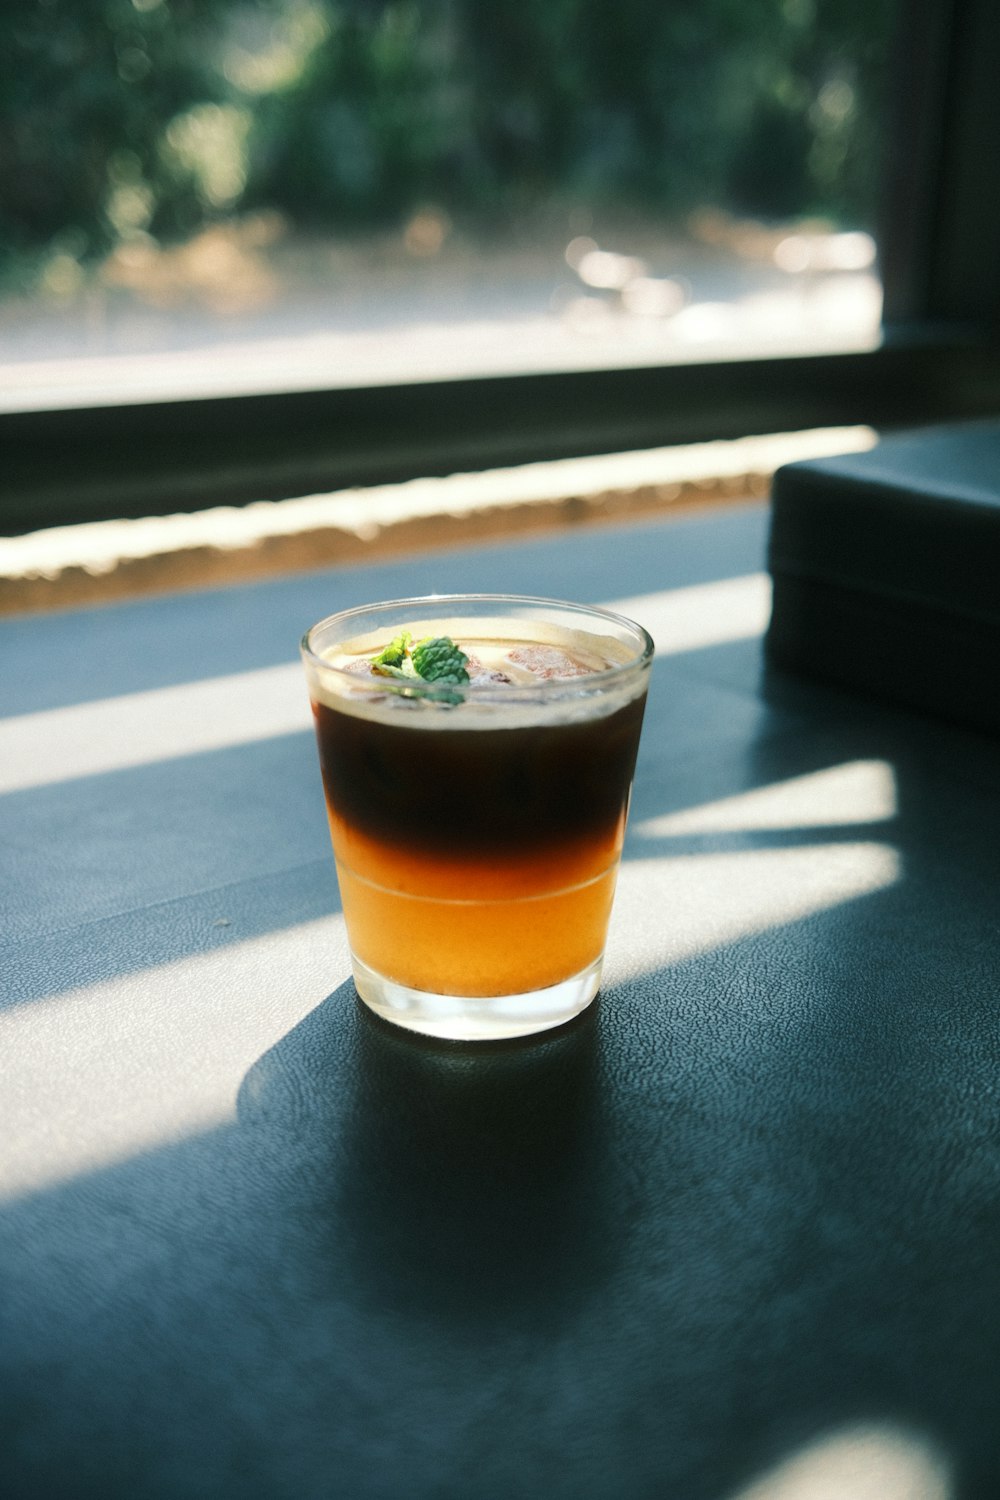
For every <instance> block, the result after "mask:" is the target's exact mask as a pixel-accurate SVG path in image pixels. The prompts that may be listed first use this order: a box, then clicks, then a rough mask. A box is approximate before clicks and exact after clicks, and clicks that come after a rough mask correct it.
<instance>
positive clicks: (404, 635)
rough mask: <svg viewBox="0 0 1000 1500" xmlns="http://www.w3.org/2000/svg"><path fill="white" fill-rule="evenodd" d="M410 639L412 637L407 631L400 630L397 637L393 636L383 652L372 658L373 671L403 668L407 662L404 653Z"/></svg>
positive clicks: (387, 674)
mask: <svg viewBox="0 0 1000 1500" xmlns="http://www.w3.org/2000/svg"><path fill="white" fill-rule="evenodd" d="M412 639H413V637H412V635H411V634H410V632H409V631H408V630H401V631H400V633H399V635H397V636H394V637H393V639H392V640H391V641H390V642H389V644H388V646H386V647H385V649H384V650H383V651H380V652H379V654H378V656H376V657H374V658H373V660H372V666H373V667H374V668H375V670H376V671H377V670H378V668H379V667H402V666H405V664H406V662H407V660H408V657H407V655H406V653H407V650H408V648H409V645H410V641H411V640H412ZM385 675H386V676H389V675H391V674H389V673H386V674H385ZM408 675H412V674H408Z"/></svg>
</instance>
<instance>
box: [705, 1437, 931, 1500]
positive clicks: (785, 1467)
mask: <svg viewBox="0 0 1000 1500" xmlns="http://www.w3.org/2000/svg"><path fill="white" fill-rule="evenodd" d="M953 1494H954V1491H953V1489H952V1485H951V1475H950V1472H949V1465H948V1464H947V1463H946V1462H945V1460H944V1457H943V1456H942V1454H941V1453H939V1452H938V1451H937V1449H936V1448H935V1447H934V1446H933V1445H932V1444H931V1443H930V1442H928V1441H927V1439H925V1438H923V1437H920V1436H917V1435H916V1434H914V1433H910V1432H905V1431H903V1430H902V1429H901V1428H898V1427H895V1426H891V1425H889V1424H887V1423H886V1424H883V1423H879V1424H870V1425H869V1424H865V1425H863V1426H858V1427H852V1428H848V1429H847V1430H845V1431H843V1432H839V1433H835V1434H834V1435H833V1436H831V1437H826V1438H823V1439H821V1440H820V1441H819V1442H816V1443H814V1444H812V1445H811V1446H810V1447H808V1448H806V1449H805V1450H804V1451H803V1452H800V1453H797V1454H795V1455H794V1456H793V1457H792V1458H789V1459H787V1460H786V1461H785V1462H784V1463H781V1464H779V1465H778V1466H777V1468H775V1469H772V1470H771V1472H770V1473H768V1474H766V1475H764V1476H763V1478H761V1479H758V1480H755V1481H754V1483H753V1484H751V1485H749V1486H748V1487H747V1488H746V1489H741V1490H740V1491H739V1493H738V1494H736V1495H733V1496H731V1497H730V1500H951V1497H952V1496H953Z"/></svg>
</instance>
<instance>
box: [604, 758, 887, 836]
mask: <svg viewBox="0 0 1000 1500" xmlns="http://www.w3.org/2000/svg"><path fill="white" fill-rule="evenodd" d="M895 814H896V777H895V773H894V772H893V769H892V767H891V766H890V765H889V764H888V763H887V762H886V761H884V760H855V761H850V762H849V763H847V764H846V765H842V766H830V767H828V768H827V769H825V770H823V771H813V772H811V773H810V774H809V775H807V776H795V777H792V778H791V780H789V781H780V782H775V783H773V784H772V785H770V786H763V787H757V788H755V789H754V790H753V791H750V792H743V793H741V794H740V795H739V796H737V797H724V798H723V799H722V800H721V801H719V802H706V803H704V804H703V805H702V806H701V807H690V808H684V809H683V811H681V812H674V813H666V814H664V815H663V816H662V817H658V818H645V819H643V820H642V821H641V822H638V823H636V824H634V825H633V828H632V833H633V836H634V837H637V838H640V839H652V838H672V837H674V836H679V835H684V834H703V833H736V832H744V831H750V830H752V829H767V828H836V827H843V826H845V825H850V824H855V823H879V822H883V821H885V820H886V819H888V818H892V817H895Z"/></svg>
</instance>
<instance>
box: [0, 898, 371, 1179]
mask: <svg viewBox="0 0 1000 1500" xmlns="http://www.w3.org/2000/svg"><path fill="white" fill-rule="evenodd" d="M349 977H350V958H349V954H348V950H347V944H346V938H345V935H344V924H343V918H342V917H341V916H339V915H335V916H327V917H322V918H320V919H318V920H316V921H313V922H307V923H303V924H301V925H300V926H298V927H293V928H290V929H286V930H283V931H281V932H276V933H269V934H267V935H266V936H264V937H259V938H253V939H250V940H248V941H246V942H243V943H235V944H231V945H227V946H226V947H224V948H219V949H215V950H213V951H212V952H210V953H204V954H198V955H197V956H194V957H189V958H184V959H179V960H177V961H176V962H174V963H169V964H163V965H160V966H159V967H157V968H152V969H143V970H141V971H139V972H138V973H134V974H126V975H121V976H119V977H118V978H115V979H112V980H108V981H105V982H103V983H100V984H94V985H88V986H83V987H81V988H79V989H74V990H69V991H66V992H65V993H64V994H61V995H56V996H52V997H50V998H48V999H45V1000H39V1001H36V1002H33V1003H31V1004H29V1005H19V1006H14V1007H13V1008H12V1009H10V1010H8V1011H5V1012H2V1013H0V1054H2V1056H3V1059H4V1080H5V1081H4V1087H3V1090H2V1091H0V1135H2V1138H3V1140H4V1152H3V1155H2V1157H0V1200H3V1199H8V1198H11V1197H14V1196H18V1195H20V1194H23V1193H30V1192H35V1191H38V1190H39V1189H42V1188H47V1187H50V1186H52V1185H53V1184H55V1183H58V1182H64V1181H67V1180H68V1179H70V1178H72V1177H75V1176H77V1175H79V1174H81V1173H87V1172H93V1171H97V1170H99V1169H101V1168H103V1167H108V1166H110V1165H112V1164H114V1163H117V1162H122V1161H125V1160H127V1159H128V1158H129V1157H131V1156H134V1155H136V1154H138V1153H140V1152H143V1151H148V1150H152V1149H155V1148H157V1147H160V1146H164V1145H167V1144H169V1143H171V1142H176V1141H178V1140H181V1139H183V1138H185V1137H188V1136H191V1135H193V1134H195V1133H197V1132H200V1131H204V1130H209V1129H213V1128H216V1127H218V1126H219V1125H222V1124H225V1123H226V1122H228V1121H232V1120H233V1119H234V1118H235V1103H236V1096H237V1092H238V1090H239V1087H240V1084H241V1082H242V1081H243V1078H244V1076H245V1074H246V1073H247V1071H248V1069H250V1068H251V1067H252V1066H253V1064H254V1063H255V1062H256V1061H257V1060H258V1058H259V1057H260V1056H261V1054H262V1053H263V1052H266V1051H267V1049H268V1048H270V1047H273V1046H274V1045H275V1043H276V1042H278V1041H279V1040H280V1039H281V1037H283V1036H284V1035H285V1034H286V1033H287V1032H288V1031H289V1030H290V1029H291V1028H292V1027H293V1026H295V1025H297V1024H298V1022H299V1021H301V1020H302V1019H303V1017H304V1016H306V1015H307V1014H308V1013H309V1012H310V1011H311V1010H313V1009H314V1008H315V1006H317V1005H318V1004H319V1003H320V1002H321V1001H322V1000H323V999H325V998H326V996H327V995H329V994H330V992H331V991H332V990H334V989H336V988H337V987H338V985H340V984H342V983H343V981H344V980H346V979H348V978H349Z"/></svg>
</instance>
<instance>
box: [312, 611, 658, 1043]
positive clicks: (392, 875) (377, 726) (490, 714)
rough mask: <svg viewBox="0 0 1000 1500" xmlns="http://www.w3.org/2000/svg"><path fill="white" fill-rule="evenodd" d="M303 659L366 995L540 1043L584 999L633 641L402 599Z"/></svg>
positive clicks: (613, 861) (576, 614)
mask: <svg viewBox="0 0 1000 1500" xmlns="http://www.w3.org/2000/svg"><path fill="white" fill-rule="evenodd" d="M303 656H304V660H305V664H306V670H307V675H308V678H309V687H310V696H311V699H312V704H313V712H314V716H315V722H316V734H317V742H318V746H319V757H320V766H321V770H322V775H323V785H324V790H325V794H326V805H327V811H328V815H329V820H330V831H331V835H332V840H333V849H334V854H335V858H336V864H337V873H338V879H339V884H340V891H341V898H342V902H343V909H344V917H345V921H346V925H347V933H348V940H349V943H350V947H351V954H352V961H353V967H354V975H355V982H356V985H357V988H358V991H359V993H360V995H361V997H362V999H364V1000H365V1001H366V1002H367V1003H368V1004H369V1005H370V1006H371V1007H372V1009H374V1010H376V1011H378V1012H379V1014H381V1015H383V1016H385V1017H387V1018H388V1019H390V1020H393V1021H396V1022H398V1023H399V1024H402V1025H404V1026H409V1027H411V1028H412V1029H414V1030H417V1031H423V1032H426V1033H428V1034H432V1035H437V1036H446V1037H453V1038H463V1039H473V1038H477V1037H483V1038H487V1037H502V1036H516V1035H523V1034H526V1033H528V1032H532V1031H537V1030H543V1029H545V1028H547V1027H550V1026H554V1025H558V1024H560V1023H561V1022H563V1021H565V1020H567V1019H569V1018H570V1016H572V1015H574V1014H576V1013H577V1012H578V1011H579V1010H581V1009H582V1008H583V1007H584V1006H585V1005H587V1004H589V1002H590V1000H591V999H592V998H593V996H594V994H595V993H596V991H597V988H598V985H599V982H600V969H601V961H602V958H603V953H604V946H605V940H606V936H607V928H608V919H609V916H610V912H611V903H612V897H613V894H614V886H615V879H616V875H617V870H618V864H619V861H620V857H621V850H622V841H623V838H624V833H625V819H626V813H627V807H628V799H629V791H630V787H631V782H632V775H633V771H634V767H635V759H636V751H637V749H638V743H639V731H640V726H641V723H642V715H643V708H644V704H645V695H646V686H647V680H648V671H649V666H650V662H651V659H652V642H651V641H650V640H649V637H648V636H647V635H646V633H645V631H643V630H642V629H641V627H639V626H636V625H634V624H632V622H630V621H626V620H624V619H623V618H621V617H619V616H615V615H612V614H610V613H608V612H604V611H597V610H590V609H586V608H584V607H583V606H573V605H561V604H558V603H553V602H551V601H545V600H524V599H512V598H505V597H501V596H497V597H487V596H472V597H468V598H438V599H429V600H409V601H403V602H402V603H399V604H393V605H380V606H373V607H370V608H367V609H362V610H356V611H349V612H347V613H346V614H343V615H339V616H334V617H332V618H331V619H330V620H327V621H323V622H322V623H321V624H320V625H318V626H316V627H314V628H313V630H311V631H310V632H309V634H308V636H307V637H306V639H305V641H304V642H303ZM422 672H426V673H427V674H428V675H427V676H424V675H421V673H422Z"/></svg>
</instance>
